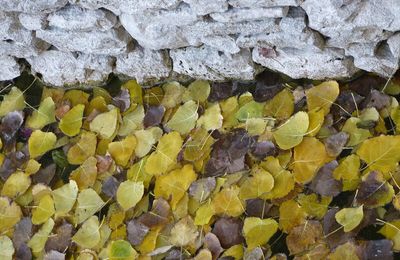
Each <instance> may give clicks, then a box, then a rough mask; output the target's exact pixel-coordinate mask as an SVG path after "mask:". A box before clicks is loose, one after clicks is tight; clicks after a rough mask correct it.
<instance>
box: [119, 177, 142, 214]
mask: <svg viewBox="0 0 400 260" xmlns="http://www.w3.org/2000/svg"><path fill="white" fill-rule="evenodd" d="M143 194H144V186H143V182H134V181H129V180H128V181H124V182H122V183H121V184H120V185H119V187H118V190H117V201H118V203H119V205H120V206H121V207H122V208H123V209H124V210H128V209H130V208H133V207H135V206H136V204H137V203H138V202H139V201H140V200H141V199H142V197H143Z"/></svg>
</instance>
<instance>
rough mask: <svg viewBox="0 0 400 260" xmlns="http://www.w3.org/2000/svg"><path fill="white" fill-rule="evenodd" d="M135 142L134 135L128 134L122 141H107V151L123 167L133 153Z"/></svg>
mask: <svg viewBox="0 0 400 260" xmlns="http://www.w3.org/2000/svg"><path fill="white" fill-rule="evenodd" d="M136 143H137V141H136V137H135V136H132V135H130V136H127V137H126V138H125V139H123V140H122V141H118V142H112V143H109V144H108V152H109V153H110V155H111V157H112V158H113V159H114V161H115V162H116V163H117V164H118V165H121V166H123V167H125V166H126V165H127V164H128V162H129V159H130V158H131V157H132V155H133V154H134V151H135V147H136Z"/></svg>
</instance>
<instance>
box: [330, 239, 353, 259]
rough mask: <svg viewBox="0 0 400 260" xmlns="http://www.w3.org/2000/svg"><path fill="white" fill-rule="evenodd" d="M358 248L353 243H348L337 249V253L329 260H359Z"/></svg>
mask: <svg viewBox="0 0 400 260" xmlns="http://www.w3.org/2000/svg"><path fill="white" fill-rule="evenodd" d="M357 253H358V248H357V247H356V246H355V245H354V244H353V243H352V242H347V243H345V244H342V245H340V246H338V247H336V248H335V251H334V252H332V253H330V254H329V255H328V259H329V260H359V259H360V258H359V257H358V254H357Z"/></svg>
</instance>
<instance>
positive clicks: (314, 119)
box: [307, 108, 325, 136]
mask: <svg viewBox="0 0 400 260" xmlns="http://www.w3.org/2000/svg"><path fill="white" fill-rule="evenodd" d="M307 114H308V118H309V120H310V124H309V126H308V130H307V133H308V135H307V136H316V135H317V134H318V132H319V130H320V129H321V127H322V125H323V123H324V116H325V115H324V110H323V109H321V108H315V109H313V110H311V111H308V112H307Z"/></svg>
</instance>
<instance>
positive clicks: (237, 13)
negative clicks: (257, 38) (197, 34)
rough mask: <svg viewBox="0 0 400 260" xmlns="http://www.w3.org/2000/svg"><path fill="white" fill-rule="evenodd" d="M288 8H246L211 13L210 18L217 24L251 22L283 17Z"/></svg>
mask: <svg viewBox="0 0 400 260" xmlns="http://www.w3.org/2000/svg"><path fill="white" fill-rule="evenodd" d="M288 11H289V8H288V7H270V8H261V7H259V8H246V9H236V8H233V9H229V10H228V11H226V12H223V13H212V14H210V16H211V18H212V19H214V20H215V21H218V22H223V23H232V22H243V21H251V20H262V19H265V18H279V17H284V16H286V14H287V13H288Z"/></svg>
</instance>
